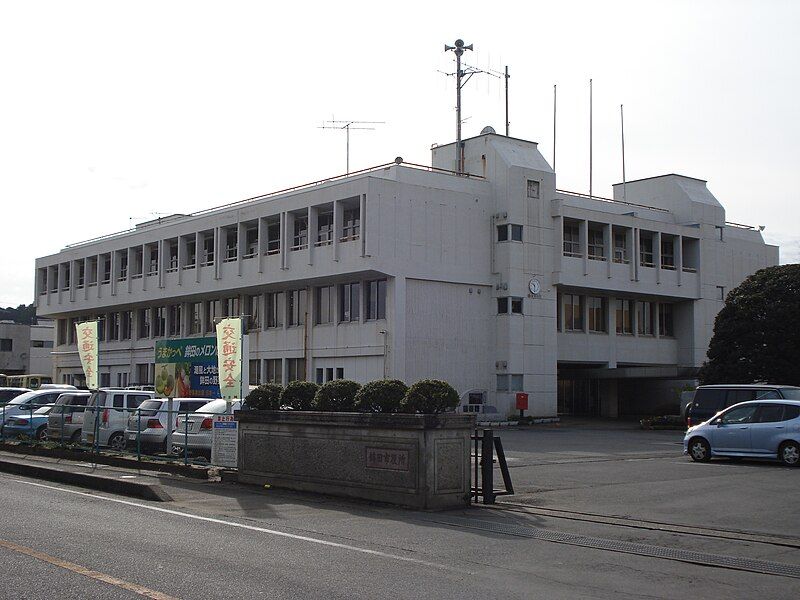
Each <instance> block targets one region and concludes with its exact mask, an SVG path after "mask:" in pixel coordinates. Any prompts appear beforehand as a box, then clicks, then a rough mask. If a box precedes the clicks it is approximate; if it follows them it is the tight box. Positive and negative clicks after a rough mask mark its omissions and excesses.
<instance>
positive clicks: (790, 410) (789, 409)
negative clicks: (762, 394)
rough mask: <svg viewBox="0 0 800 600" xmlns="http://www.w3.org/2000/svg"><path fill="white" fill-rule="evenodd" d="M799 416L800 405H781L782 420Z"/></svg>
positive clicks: (789, 419)
mask: <svg viewBox="0 0 800 600" xmlns="http://www.w3.org/2000/svg"><path fill="white" fill-rule="evenodd" d="M797 417H800V406H797V405H796V404H784V406H783V420H784V421H792V420H794V419H796V418H797Z"/></svg>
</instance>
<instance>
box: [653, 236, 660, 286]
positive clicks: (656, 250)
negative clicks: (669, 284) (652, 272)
mask: <svg viewBox="0 0 800 600" xmlns="http://www.w3.org/2000/svg"><path fill="white" fill-rule="evenodd" d="M653 266H654V267H655V269H656V283H661V232H660V231H655V232H653Z"/></svg>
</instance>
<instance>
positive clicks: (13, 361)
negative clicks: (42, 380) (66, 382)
mask: <svg viewBox="0 0 800 600" xmlns="http://www.w3.org/2000/svg"><path fill="white" fill-rule="evenodd" d="M52 352H53V322H52V321H49V320H47V319H39V323H38V324H36V325H25V324H22V323H15V322H14V321H8V320H3V321H0V373H3V374H5V375H25V374H36V375H49V376H51V377H52V376H53V357H52Z"/></svg>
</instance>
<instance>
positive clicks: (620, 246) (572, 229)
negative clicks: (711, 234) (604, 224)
mask: <svg viewBox="0 0 800 600" xmlns="http://www.w3.org/2000/svg"><path fill="white" fill-rule="evenodd" d="M612 229H613V232H612V247H611V253H612V257H611V258H612V260H613V262H615V263H620V264H629V263H630V257H631V252H630V249H629V248H628V231H629V230H626V229H624V228H620V227H616V226H614V227H613V228H612ZM678 240H679V238H678V237H677V236H672V235H667V234H661V244H660V250H661V253H660V257H661V259H660V266H661V268H662V269H666V270H674V269H675V268H676V263H675V244H676V243H678ZM605 241H606V240H605V231H604V229H603V228H596V227H591V226H590V227H589V229H588V238H587V251H588V253H587V256H588V258H589V260H608V257H607V256H606V244H605ZM654 242H655V236H654V234H653V232H649V231H640V233H639V264H640V265H641V266H643V267H655V263H654V251H653V246H654ZM683 242H684V244H685V245H686V246H687V249H688V247H689V246H691V244H693V243H696V242H697V240H690V239H684V240H683ZM563 252H564V256H570V257H577V258H580V257H582V256H583V252H582V249H581V242H580V230H579V225H578V224H577V223H575V222H573V221H564V250H563ZM690 257H691V253H690V252H688V251H684V252H683V270H684V271H688V272H694V271H696V268H695V267H693V266H690V264H691V263H692V259H691V258H690Z"/></svg>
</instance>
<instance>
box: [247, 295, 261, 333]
mask: <svg viewBox="0 0 800 600" xmlns="http://www.w3.org/2000/svg"><path fill="white" fill-rule="evenodd" d="M247 315H248V316H247V329H248V330H250V331H253V330H254V329H261V296H248V297H247Z"/></svg>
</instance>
